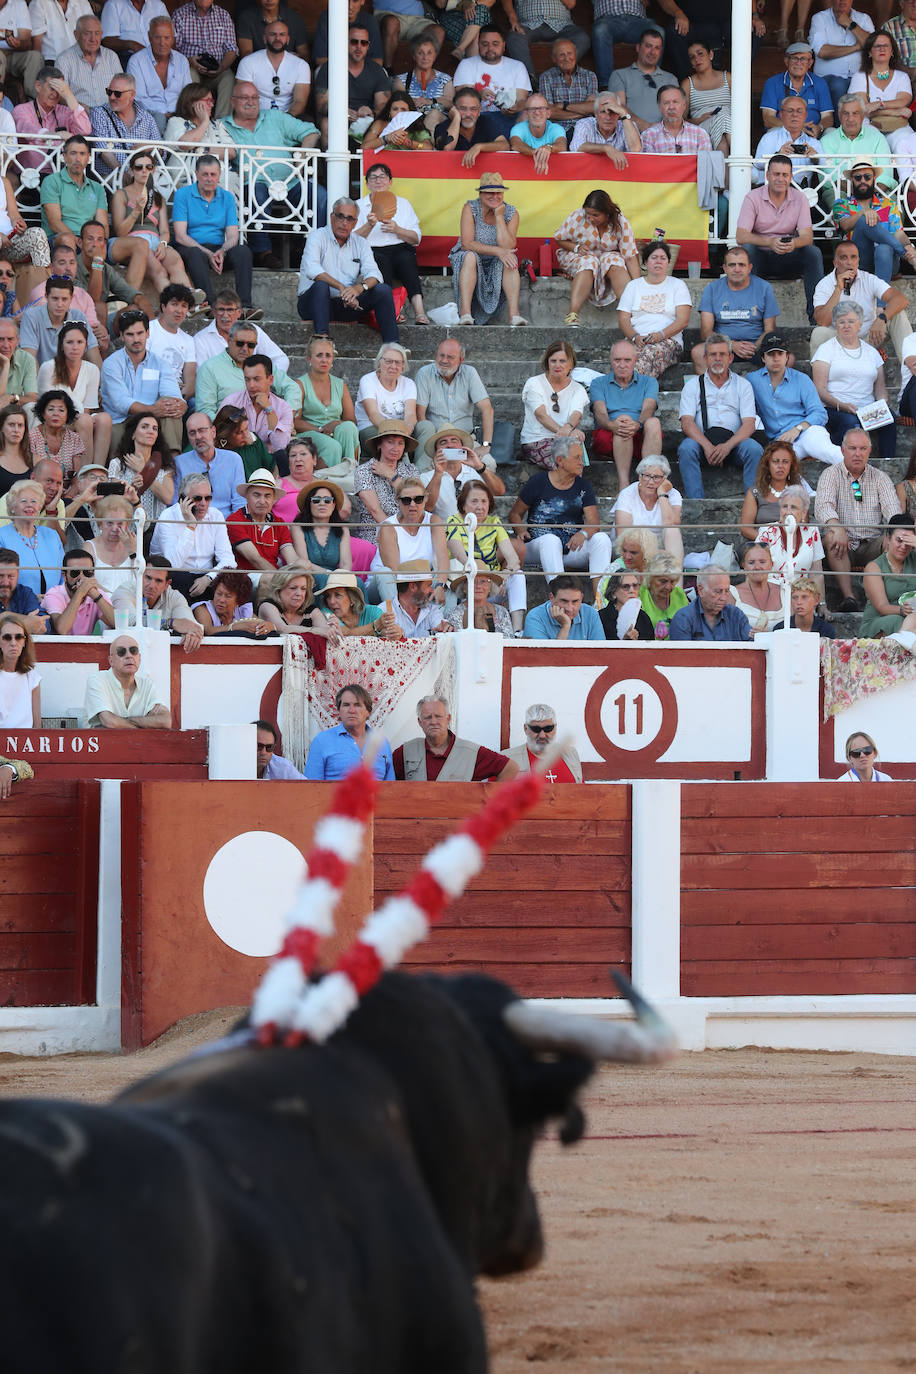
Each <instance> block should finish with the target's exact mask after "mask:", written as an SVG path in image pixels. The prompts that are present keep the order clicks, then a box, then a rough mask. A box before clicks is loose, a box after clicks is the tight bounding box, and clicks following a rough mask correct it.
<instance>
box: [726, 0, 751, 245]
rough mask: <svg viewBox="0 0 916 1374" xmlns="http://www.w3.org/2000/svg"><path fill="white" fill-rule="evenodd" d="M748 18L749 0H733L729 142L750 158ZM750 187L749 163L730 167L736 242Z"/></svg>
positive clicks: (737, 155) (730, 212)
mask: <svg viewBox="0 0 916 1374" xmlns="http://www.w3.org/2000/svg"><path fill="white" fill-rule="evenodd" d="M751 17H752V7H751V5H750V4H748V0H732V55H731V69H732V143H731V149H732V150H731V156H732V157H733V158H749V157H750V156H751V153H752V151H753V150H752V148H751ZM750 189H751V168H750V163H748V164H747V165H746V166H744V167H736V166H734V165H731V166H730V170H729V178H728V238H729V242H730V243H734V242H735V235H736V234H737V232H738V215H739V213H740V210H741V203H742V201H743V200H744V197H745V196H746V195H747V193H748V191H749V190H750Z"/></svg>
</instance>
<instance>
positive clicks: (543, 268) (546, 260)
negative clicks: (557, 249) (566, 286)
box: [538, 239, 553, 277]
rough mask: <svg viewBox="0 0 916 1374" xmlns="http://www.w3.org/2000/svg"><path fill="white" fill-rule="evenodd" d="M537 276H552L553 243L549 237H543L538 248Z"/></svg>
mask: <svg viewBox="0 0 916 1374" xmlns="http://www.w3.org/2000/svg"><path fill="white" fill-rule="evenodd" d="M538 276H539V277H552V276H553V245H552V244H551V242H550V239H545V240H544V242H543V243H542V244H541V246H540V248H539V249H538Z"/></svg>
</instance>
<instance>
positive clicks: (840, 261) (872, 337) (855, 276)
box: [810, 240, 910, 362]
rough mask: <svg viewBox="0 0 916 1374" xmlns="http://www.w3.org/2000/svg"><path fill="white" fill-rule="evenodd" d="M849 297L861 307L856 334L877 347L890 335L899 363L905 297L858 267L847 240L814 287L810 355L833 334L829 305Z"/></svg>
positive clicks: (903, 338) (906, 325)
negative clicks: (828, 270)
mask: <svg viewBox="0 0 916 1374" xmlns="http://www.w3.org/2000/svg"><path fill="white" fill-rule="evenodd" d="M847 299H848V300H853V301H855V302H856V304H857V305H860V306H861V307H862V310H863V313H864V319H863V321H862V328H861V329H860V330H859V334H860V336H861V337H862V338H863V339H865V340H866V341H867V342H868V343H870V344H871V346H872V347H873V348H881V346H882V344H883V343H884V340H885V339H886V338H887V335H888V334H890V336H891V340H892V342H893V345H894V352H895V353H896V354H897V357H898V358H899V359H900V361H901V362H903V359H904V357H905V356H906V355H905V354H904V351H903V348H904V344H905V342H906V340H907V336H908V335H909V332H910V322H909V319H908V318H907V313H906V304H907V298H906V296H905V295H904V294H903V292H902V291H898V289H897V287H896V286H892V285H891V284H890V282H886V281H884V280H883V278H881V277H876V276H875V275H874V273H872V272H863V271H861V270H860V268H859V250H858V248H857V247H856V245H855V244H854V243H852V242H850V241H848V240H844V241H841V242H840V243H839V245H838V246H837V249H836V252H835V253H834V255H833V271H832V272H829V273H828V274H827V276H826V277H822V278H821V280H820V281H819V282H818V284H817V286H816V287H815V288H814V323H815V326H816V327H815V328H814V329H812V331H811V348H810V356H811V357H812V358H813V357H814V354H815V352H816V351H817V349H819V348H820V346H821V344H822V343H826V342H827V340H828V339H832V338H834V337H835V335H836V330H835V329H834V328H833V325H832V321H833V307H834V306H835V305H839V303H840V301H841V300H847Z"/></svg>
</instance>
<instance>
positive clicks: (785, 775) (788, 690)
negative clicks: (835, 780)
mask: <svg viewBox="0 0 916 1374" xmlns="http://www.w3.org/2000/svg"><path fill="white" fill-rule="evenodd" d="M755 642H756V644H757V645H758V646H759V645H763V646H764V647H765V648H766V651H767V781H768V782H816V781H817V778H818V773H819V768H818V737H819V733H820V731H819V726H820V721H819V717H818V712H819V709H820V704H819V695H820V693H819V689H820V661H821V660H820V644H821V640H820V635H816V634H805V632H804V631H803V630H777V631H776V632H775V633H773V634H764V635H758V636H757V639H756V641H755Z"/></svg>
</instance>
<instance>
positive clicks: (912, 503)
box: [897, 444, 916, 515]
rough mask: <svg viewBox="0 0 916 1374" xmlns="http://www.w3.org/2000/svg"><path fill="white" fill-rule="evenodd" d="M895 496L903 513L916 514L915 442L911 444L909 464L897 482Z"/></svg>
mask: <svg viewBox="0 0 916 1374" xmlns="http://www.w3.org/2000/svg"><path fill="white" fill-rule="evenodd" d="M897 497H898V499H899V501H900V509H901V510H902V511H903V513H904V514H905V515H916V444H914V445H913V450H912V452H911V454H910V465H909V467H908V468H907V470H906V472H905V473H904V474H903V481H902V482H898V483H897Z"/></svg>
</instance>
